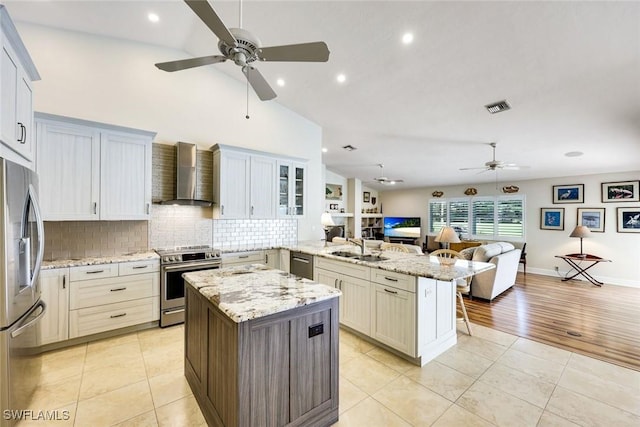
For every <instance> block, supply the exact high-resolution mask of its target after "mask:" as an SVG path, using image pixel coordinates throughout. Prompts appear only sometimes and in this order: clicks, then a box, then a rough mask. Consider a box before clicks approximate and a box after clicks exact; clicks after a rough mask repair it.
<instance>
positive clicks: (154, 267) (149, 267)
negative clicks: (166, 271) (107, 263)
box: [118, 259, 160, 276]
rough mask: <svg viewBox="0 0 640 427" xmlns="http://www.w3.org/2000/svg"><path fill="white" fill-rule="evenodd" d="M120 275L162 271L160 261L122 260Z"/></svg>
mask: <svg viewBox="0 0 640 427" xmlns="http://www.w3.org/2000/svg"><path fill="white" fill-rule="evenodd" d="M118 271H119V273H120V276H129V275H131V274H144V273H152V272H157V271H160V261H158V260H157V259H150V260H144V261H133V262H122V263H120V265H119V267H118Z"/></svg>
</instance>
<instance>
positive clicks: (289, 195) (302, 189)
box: [278, 161, 306, 217]
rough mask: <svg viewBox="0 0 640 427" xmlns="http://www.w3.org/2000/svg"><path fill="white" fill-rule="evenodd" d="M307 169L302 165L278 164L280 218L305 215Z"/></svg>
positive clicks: (280, 162)
mask: <svg viewBox="0 0 640 427" xmlns="http://www.w3.org/2000/svg"><path fill="white" fill-rule="evenodd" d="M305 198H306V167H305V165H304V164H302V163H292V162H283V161H279V162H278V216H279V217H300V216H304V214H305Z"/></svg>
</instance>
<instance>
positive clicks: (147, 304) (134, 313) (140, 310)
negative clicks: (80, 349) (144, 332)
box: [69, 297, 156, 338]
mask: <svg viewBox="0 0 640 427" xmlns="http://www.w3.org/2000/svg"><path fill="white" fill-rule="evenodd" d="M155 299H156V298H153V297H151V298H143V299H138V300H133V301H126V302H121V303H117V304H108V305H102V306H99V307H89V308H81V309H79V310H71V311H70V312H69V338H76V337H81V336H84V335H91V334H97V333H98V332H104V331H109V330H112V329H118V328H124V327H126V326H133V325H137V324H140V323H146V322H150V321H152V320H153V306H154V305H153V301H154V300H155Z"/></svg>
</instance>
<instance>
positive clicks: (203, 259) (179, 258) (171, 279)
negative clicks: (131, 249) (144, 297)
mask: <svg viewBox="0 0 640 427" xmlns="http://www.w3.org/2000/svg"><path fill="white" fill-rule="evenodd" d="M156 252H157V253H158V255H160V327H162V328H164V327H166V326H171V325H176V324H178V323H184V310H185V307H184V304H185V302H184V279H183V278H182V274H183V273H188V272H192V271H199V270H210V269H212V268H220V265H221V264H222V259H221V257H220V250H219V249H214V248H212V247H210V246H206V245H203V246H181V247H177V248H174V249H162V250H160V249H158V250H156Z"/></svg>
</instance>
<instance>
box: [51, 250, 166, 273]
mask: <svg viewBox="0 0 640 427" xmlns="http://www.w3.org/2000/svg"><path fill="white" fill-rule="evenodd" d="M151 259H157V260H158V261H159V260H160V256H159V255H158V254H157V253H155V252H154V251H144V252H135V253H131V254H125V255H112V256H104V257H95V258H80V259H62V260H56V261H43V262H42V269H43V270H50V269H53V268H66V267H81V266H83V265H96V264H113V263H118V262H135V261H146V260H151Z"/></svg>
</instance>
